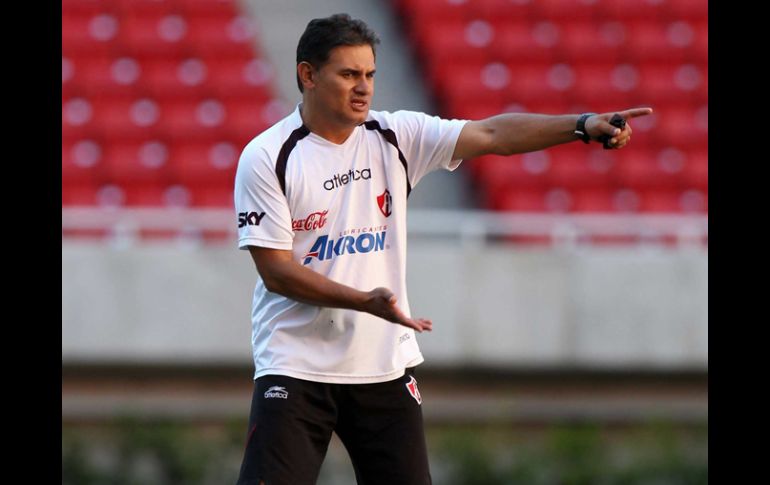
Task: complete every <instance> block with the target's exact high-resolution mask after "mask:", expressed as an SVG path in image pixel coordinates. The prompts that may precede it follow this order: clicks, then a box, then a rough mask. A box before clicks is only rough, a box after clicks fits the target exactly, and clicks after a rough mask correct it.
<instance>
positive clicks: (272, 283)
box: [260, 274, 284, 295]
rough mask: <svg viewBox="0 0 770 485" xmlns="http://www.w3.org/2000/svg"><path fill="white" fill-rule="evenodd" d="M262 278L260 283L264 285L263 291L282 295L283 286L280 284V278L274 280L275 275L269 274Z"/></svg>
mask: <svg viewBox="0 0 770 485" xmlns="http://www.w3.org/2000/svg"><path fill="white" fill-rule="evenodd" d="M260 276H262V282H263V283H264V285H265V289H266V290H267V291H269V292H270V293H277V294H279V295H283V288H284V285H283V284H282V281H281V279H280V278H276V277H275V275H271V274H263V275H260Z"/></svg>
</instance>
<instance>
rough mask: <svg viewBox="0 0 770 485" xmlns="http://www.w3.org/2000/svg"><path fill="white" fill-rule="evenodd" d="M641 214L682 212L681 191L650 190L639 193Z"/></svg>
mask: <svg viewBox="0 0 770 485" xmlns="http://www.w3.org/2000/svg"><path fill="white" fill-rule="evenodd" d="M640 194H641V206H640V211H641V212H653V213H659V212H682V205H681V197H682V191H681V190H676V189H660V188H650V189H646V190H643V191H641V193H640Z"/></svg>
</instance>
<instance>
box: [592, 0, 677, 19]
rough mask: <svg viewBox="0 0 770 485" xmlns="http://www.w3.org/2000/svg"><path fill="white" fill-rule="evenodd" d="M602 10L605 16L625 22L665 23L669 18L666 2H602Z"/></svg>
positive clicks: (614, 0)
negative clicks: (640, 20) (645, 20)
mask: <svg viewBox="0 0 770 485" xmlns="http://www.w3.org/2000/svg"><path fill="white" fill-rule="evenodd" d="M600 8H601V13H602V14H603V15H605V16H607V17H610V18H616V19H619V20H623V21H629V20H634V19H647V20H653V21H664V20H667V19H668V18H669V12H668V6H667V2H666V0H608V1H604V2H602V4H601V7H600Z"/></svg>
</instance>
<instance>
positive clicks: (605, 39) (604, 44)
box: [557, 20, 628, 64]
mask: <svg viewBox="0 0 770 485" xmlns="http://www.w3.org/2000/svg"><path fill="white" fill-rule="evenodd" d="M560 25H561V41H560V42H559V45H558V47H557V50H558V52H559V53H560V55H562V56H564V58H566V59H570V60H571V61H573V62H575V63H582V62H589V63H596V62H597V59H600V60H601V61H602V62H606V63H613V64H614V63H620V62H627V58H625V55H626V53H625V52H624V50H623V47H624V44H625V42H626V39H627V35H628V34H627V29H626V27H625V25H624V24H623V23H621V22H617V21H605V22H597V21H596V20H585V21H572V20H569V21H567V20H564V21H563V23H561V24H560Z"/></svg>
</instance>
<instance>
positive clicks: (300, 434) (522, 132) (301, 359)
mask: <svg viewBox="0 0 770 485" xmlns="http://www.w3.org/2000/svg"><path fill="white" fill-rule="evenodd" d="M377 43H379V40H378V39H377V37H376V35H375V34H374V33H373V32H372V31H371V30H370V29H369V28H368V27H367V26H366V24H364V23H363V22H362V21H360V20H352V19H351V18H350V17H349V16H347V15H333V16H331V17H329V18H323V19H315V20H312V21H311V22H310V23H309V24H308V26H307V29H306V30H305V32H304V33H303V34H302V37H301V38H300V40H299V45H298V46H297V83H298V86H299V89H300V91H301V92H302V103H300V104H299V105H298V106H297V108H296V109H295V110H294V112H293V113H292V114H290V115H289V116H288V117H286V118H285V119H283V120H281V121H279V122H278V123H277V124H275V125H274V126H273V127H271V128H270V129H268V130H266V131H265V132H264V133H262V134H260V135H259V136H257V137H256V138H254V139H253V140H252V141H251V142H250V143H249V144H248V145H247V146H246V148H245V149H244V150H243V154H242V155H241V158H240V161H239V164H238V171H237V175H236V179H235V207H236V211H237V212H238V216H239V247H240V248H241V249H248V250H249V251H250V253H251V256H252V258H253V260H254V263H255V264H256V268H257V271H258V273H259V276H260V278H259V279H258V280H257V285H256V289H255V292H254V300H253V310H252V322H253V333H252V345H253V354H254V362H255V366H256V373H255V377H254V378H255V389H254V396H253V400H252V409H251V415H250V422H249V433H248V438H247V444H246V450H245V455H244V459H243V464H242V466H241V474H240V478H239V481H238V483H239V484H240V485H247V484H249V485H250V484H253V485H258V484H260V485H261V484H267V485H279V484H282V485H309V484H313V483H315V481H316V479H317V476H318V472H319V470H320V467H321V463H322V461H323V458H324V456H325V454H326V450H327V447H328V444H329V440H330V439H331V434H332V431H334V432H336V433H337V435H338V436H339V438H340V439H341V441H342V442H343V443H344V445H345V447H346V448H347V450H348V452H349V454H350V457H351V460H352V462H353V467H354V470H355V473H356V478H357V480H358V483H359V484H366V485H370V484H389V485H394V484H398V485H411V484H414V485H417V484H420V485H423V484H429V483H431V478H430V472H429V468H428V459H427V452H426V446H425V437H424V433H423V423H422V411H421V407H420V405H421V402H422V399H421V397H420V393H419V390H418V388H417V383H416V379H415V377H414V367H415V366H417V365H418V364H420V363H422V362H423V357H422V355H421V354H420V350H419V348H418V346H417V342H416V340H415V336H414V332H415V331H417V332H423V331H430V330H431V329H432V326H433V324H432V322H431V321H430V320H429V319H425V318H414V317H412V316H411V313H410V311H409V303H408V299H407V293H406V281H405V279H406V274H405V273H406V202H407V197H408V195H409V192H410V191H411V189H412V188H413V187H414V186H416V185H417V183H418V182H419V181H420V179H421V178H422V177H423V176H424V175H426V174H427V173H429V172H431V171H433V170H436V169H439V168H442V169H446V170H454V169H456V168H457V167H458V166H459V164H460V162H461V161H462V159H466V158H473V157H476V156H479V155H483V154H486V153H496V154H503V155H511V154H514V153H524V152H531V151H535V150H541V149H544V148H547V147H550V146H553V145H557V144H560V143H567V142H572V141H576V140H578V139H579V138H583V139H584V141H586V142H587V141H588V137H590V138H592V139H594V140H595V139H597V138H598V137H599V136H601V135H605V134H606V135H610V136H611V140H610V142H609V143H610V145H611V147H613V148H622V147H623V146H625V145H626V144H627V143H628V142H629V140H630V139H631V127H630V125H628V124H626V126H625V128H624V129H623V130H622V131H621V130H620V129H618V128H615V127H614V126H612V125H610V124H609V123H608V121H609V120H610V118H611V116H612V114H613V113H606V114H600V115H593V116H588V115H586V116H582V117H581V116H579V115H563V116H549V115H537V114H503V115H500V116H496V117H492V118H489V119H486V120H480V121H464V120H443V119H440V118H438V117H432V116H428V115H425V114H423V113H415V112H408V111H398V112H395V113H388V112H377V111H371V110H370V103H371V101H372V96H373V94H374V73H375V45H376V44H377ZM651 112H652V110H651V109H649V108H641V109H632V110H627V111H623V112H620V113H619V114H620V115H621V116H622V117H623V118H624V119H630V118H633V117H635V116H641V115H645V114H649V113H651ZM576 130H577V134H576Z"/></svg>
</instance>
